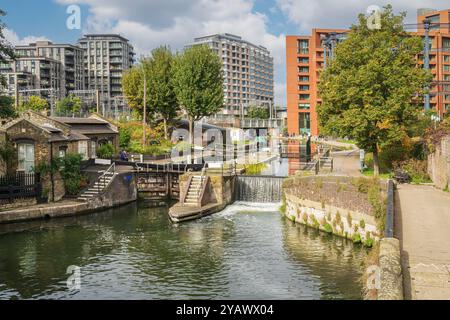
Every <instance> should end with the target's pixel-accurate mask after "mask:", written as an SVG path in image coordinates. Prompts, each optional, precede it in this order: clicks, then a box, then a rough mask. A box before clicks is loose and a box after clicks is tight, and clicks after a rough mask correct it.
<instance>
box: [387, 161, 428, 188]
mask: <svg viewBox="0 0 450 320" xmlns="http://www.w3.org/2000/svg"><path fill="white" fill-rule="evenodd" d="M395 166H396V167H397V168H399V169H402V170H404V171H406V172H407V173H408V174H409V175H410V177H411V181H412V182H413V183H427V182H431V179H430V176H429V175H428V163H427V160H417V159H408V160H405V161H401V162H397V163H396V164H395Z"/></svg>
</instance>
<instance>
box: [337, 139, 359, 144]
mask: <svg viewBox="0 0 450 320" xmlns="http://www.w3.org/2000/svg"><path fill="white" fill-rule="evenodd" d="M336 141H337V142H340V143H348V144H356V141H355V140H345V139H338V140H336Z"/></svg>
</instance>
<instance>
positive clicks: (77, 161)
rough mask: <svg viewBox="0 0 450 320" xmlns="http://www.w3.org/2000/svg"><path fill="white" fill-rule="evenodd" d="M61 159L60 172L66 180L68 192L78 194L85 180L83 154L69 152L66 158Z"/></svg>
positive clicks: (65, 184)
mask: <svg viewBox="0 0 450 320" xmlns="http://www.w3.org/2000/svg"><path fill="white" fill-rule="evenodd" d="M60 161H61V169H60V173H61V176H62V178H63V180H64V186H65V188H66V194H69V195H77V194H78V193H79V192H80V190H81V186H82V182H83V180H84V177H83V176H82V174H81V161H82V156H81V155H80V154H78V153H68V154H67V155H66V156H65V157H64V158H60Z"/></svg>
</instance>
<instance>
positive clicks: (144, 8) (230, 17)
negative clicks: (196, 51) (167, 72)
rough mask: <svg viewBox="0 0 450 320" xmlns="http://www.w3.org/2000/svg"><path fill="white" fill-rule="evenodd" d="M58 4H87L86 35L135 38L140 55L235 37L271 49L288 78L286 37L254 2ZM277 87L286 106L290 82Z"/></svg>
mask: <svg viewBox="0 0 450 320" xmlns="http://www.w3.org/2000/svg"><path fill="white" fill-rule="evenodd" d="M57 2H58V3H60V4H64V5H69V4H74V3H75V4H83V5H87V6H88V7H89V12H88V13H84V12H82V15H84V16H87V19H86V23H85V25H84V26H83V32H84V33H97V32H111V33H119V34H121V35H123V36H125V37H126V38H128V39H130V41H131V42H132V43H133V45H134V46H135V48H136V52H137V54H138V56H139V55H140V54H144V53H145V54H146V53H148V52H149V51H151V50H152V49H153V48H155V47H157V46H160V45H162V44H167V45H169V46H171V48H172V49H175V50H180V49H182V48H183V47H184V46H185V45H186V44H189V43H191V42H192V41H193V40H194V38H195V37H199V36H205V35H208V34H214V33H225V32H227V33H232V34H236V35H239V36H242V37H243V38H244V39H245V40H247V41H250V42H252V43H254V44H257V45H262V46H264V47H266V48H268V49H269V50H270V51H271V53H272V55H273V57H274V63H275V72H276V73H277V72H279V71H280V70H283V72H281V73H280V75H283V78H284V69H285V56H286V55H285V49H284V47H285V37H284V34H280V35H275V34H272V33H270V32H269V31H268V27H267V22H268V18H267V16H266V15H265V14H262V13H259V12H254V10H253V0H190V1H189V0H166V1H156V0H150V1H149V0H128V1H123V0H57ZM279 82H280V81H276V82H275V91H276V92H278V93H279V94H278V95H276V103H277V104H285V103H286V98H285V95H286V94H285V93H283V94H281V88H283V86H284V84H283V82H284V80H283V82H282V83H280V84H279Z"/></svg>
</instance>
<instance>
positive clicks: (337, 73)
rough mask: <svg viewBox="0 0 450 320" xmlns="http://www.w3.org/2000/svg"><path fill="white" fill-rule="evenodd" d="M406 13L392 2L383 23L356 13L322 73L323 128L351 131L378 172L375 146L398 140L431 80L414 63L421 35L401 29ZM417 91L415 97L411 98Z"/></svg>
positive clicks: (416, 112) (325, 130)
mask: <svg viewBox="0 0 450 320" xmlns="http://www.w3.org/2000/svg"><path fill="white" fill-rule="evenodd" d="M405 15H406V14H405V13H401V14H400V15H394V14H393V11H392V7H391V6H386V7H385V8H384V10H383V11H382V12H381V29H379V30H370V29H369V28H368V27H367V25H368V24H367V18H366V17H365V16H364V15H363V14H360V15H359V23H358V24H357V25H353V26H352V28H351V30H350V32H349V34H348V37H347V39H346V40H344V41H343V42H341V43H339V44H338V45H337V46H336V49H335V56H334V58H333V59H331V60H330V61H329V62H328V67H327V69H325V71H323V72H322V73H321V75H320V84H319V93H320V96H321V98H322V104H321V105H320V106H318V108H317V112H318V117H319V125H320V128H321V132H322V133H323V134H329V135H335V136H340V137H346V136H347V137H349V138H352V139H354V140H356V142H357V145H358V146H359V147H360V148H363V149H365V150H366V151H369V152H373V159H374V173H375V175H378V174H379V159H378V155H379V150H380V148H384V147H385V148H387V147H388V146H389V145H390V144H393V143H398V142H400V141H402V140H403V139H404V138H406V137H407V135H408V126H409V125H410V124H412V123H414V121H415V120H417V118H418V116H419V115H420V112H421V111H420V109H421V106H422V104H421V101H420V99H419V98H418V97H420V96H421V94H423V93H424V91H425V89H424V88H425V87H427V86H428V85H429V82H430V81H431V78H432V76H431V74H430V72H429V71H427V70H424V69H422V68H419V67H418V66H417V60H416V58H415V57H416V56H417V55H418V54H419V53H421V51H422V50H423V44H422V41H421V38H419V37H416V36H410V35H408V34H406V33H405V31H404V30H403V19H404V17H405ZM413 97H415V98H413Z"/></svg>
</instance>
